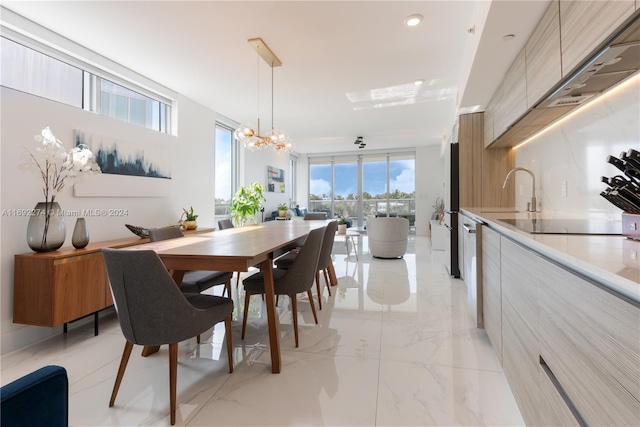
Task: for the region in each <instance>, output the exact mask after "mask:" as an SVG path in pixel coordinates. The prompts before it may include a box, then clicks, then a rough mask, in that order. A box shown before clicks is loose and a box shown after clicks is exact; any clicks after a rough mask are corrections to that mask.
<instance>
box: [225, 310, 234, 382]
mask: <svg viewBox="0 0 640 427" xmlns="http://www.w3.org/2000/svg"><path fill="white" fill-rule="evenodd" d="M224 329H225V331H224V334H225V338H226V340H227V356H228V357H229V373H232V372H233V343H232V342H231V315H229V316H227V317H226V318H225V319H224Z"/></svg>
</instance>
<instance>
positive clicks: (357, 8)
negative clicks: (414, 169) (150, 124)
mask: <svg viewBox="0 0 640 427" xmlns="http://www.w3.org/2000/svg"><path fill="white" fill-rule="evenodd" d="M548 4H549V0H540V1H536V0H531V1H496V0H494V1H493V2H490V1H279V2H273V1H237V0H236V1H196V2H187V1H137V2H128V1H106V2H103V1H71V2H58V1H45V2H34V1H3V6H4V7H6V8H8V9H11V10H13V11H14V12H16V13H18V14H20V15H22V16H24V17H26V18H28V19H30V20H32V21H34V22H37V23H39V24H41V25H43V26H45V27H47V28H49V29H51V30H52V31H55V32H56V33H59V34H61V35H63V36H65V37H67V38H69V39H71V40H74V41H76V42H78V43H80V44H82V45H83V46H85V47H87V48H89V49H91V50H93V51H95V52H97V53H99V54H101V55H103V56H105V57H107V58H110V59H112V60H114V61H115V62H118V63H120V64H121V65H124V66H126V67H127V68H129V69H131V70H133V71H136V72H138V73H140V74H142V75H145V76H147V77H149V78H150V79H152V80H154V81H156V82H158V83H160V84H162V85H164V86H166V87H168V88H170V89H171V90H173V91H175V92H178V93H180V94H182V95H184V96H186V97H188V98H191V99H193V100H195V101H196V102H198V103H200V104H203V105H205V106H207V107H209V108H211V109H212V110H214V111H216V112H218V113H220V114H222V115H224V116H226V117H228V118H230V119H232V120H234V121H237V122H239V123H248V124H254V125H255V124H256V122H257V120H256V119H257V117H258V115H259V116H260V117H261V127H262V130H263V132H262V133H265V132H264V131H265V130H268V129H269V128H270V127H271V100H272V99H271V76H272V75H271V71H272V70H271V68H270V67H268V66H267V65H266V64H265V63H264V62H263V61H262V60H259V61H258V56H257V54H256V52H255V51H254V50H253V49H252V48H251V47H250V46H249V45H248V43H247V40H248V39H250V38H255V37H260V38H262V39H263V40H264V41H265V42H266V43H267V45H268V46H269V47H270V48H271V49H272V50H273V52H274V53H275V54H276V56H277V57H278V58H279V59H280V60H281V61H282V63H283V65H282V67H277V68H274V69H273V80H274V86H273V88H274V97H273V104H274V112H273V113H274V121H275V123H274V126H275V128H276V129H280V130H284V131H286V132H287V133H288V134H289V135H290V136H291V137H292V138H293V139H294V141H295V143H296V151H298V152H302V153H319V152H342V151H354V150H358V149H357V145H354V144H353V142H354V141H355V139H356V137H357V136H363V138H364V142H365V143H366V147H365V148H364V149H362V150H360V151H369V150H374V149H389V148H405V147H419V146H424V145H429V144H440V143H441V141H442V138H443V136H444V135H447V134H449V132H450V129H451V127H452V124H453V123H454V120H455V117H456V115H457V114H458V112H464V111H468V110H460V109H470V108H473V107H475V108H479V109H480V110H482V109H483V107H484V105H485V104H486V103H487V102H488V101H489V100H490V98H491V96H492V94H493V92H494V91H495V89H496V87H497V85H498V84H499V82H500V81H501V80H502V77H503V76H504V73H505V72H506V70H507V68H508V67H509V65H510V64H511V62H512V61H513V59H514V58H515V56H516V54H517V53H518V52H519V51H520V49H521V48H522V46H523V45H524V43H525V41H526V40H527V39H528V37H529V35H530V34H531V32H532V31H533V28H534V27H535V25H536V23H537V22H538V21H539V19H540V17H541V16H542V14H543V13H544V11H545V10H546V8H547V5H548ZM411 14H421V15H423V16H424V20H423V21H422V23H421V24H420V25H418V26H417V27H413V28H409V27H407V26H405V25H404V23H403V21H404V19H405V18H406V17H407V16H408V15H411ZM506 34H513V35H515V37H514V38H513V39H512V40H510V41H503V39H502V37H503V36H504V35H506ZM258 79H259V84H258ZM417 79H422V80H424V84H422V85H421V86H415V85H414V84H413V82H414V81H415V80H417ZM258 91H260V95H259V98H260V103H259V104H260V106H259V107H258Z"/></svg>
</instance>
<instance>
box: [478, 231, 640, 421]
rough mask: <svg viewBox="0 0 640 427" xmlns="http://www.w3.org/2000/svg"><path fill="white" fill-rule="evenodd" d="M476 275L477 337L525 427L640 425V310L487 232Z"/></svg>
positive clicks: (500, 236)
mask: <svg viewBox="0 0 640 427" xmlns="http://www.w3.org/2000/svg"><path fill="white" fill-rule="evenodd" d="M498 251H499V253H500V257H499V259H496V256H497V253H498ZM497 266H499V271H500V274H499V275H498V274H497V273H496V269H497ZM482 270H483V293H484V298H483V299H484V325H485V329H486V330H487V334H488V335H489V339H490V340H491V344H492V345H493V346H494V348H495V349H496V353H498V354H500V351H501V352H502V366H503V369H504V372H505V376H506V377H507V380H508V382H509V385H510V387H511V390H512V391H513V394H514V397H515V399H516V402H517V403H518V407H519V408H520V411H521V413H522V416H523V418H524V420H525V422H526V423H527V424H528V425H562V426H571V425H616V426H617V425H633V426H637V425H640V303H638V302H637V301H634V300H631V299H629V298H627V297H625V296H622V295H619V294H617V293H616V292H614V291H612V290H610V289H609V288H607V287H605V286H603V285H601V284H599V283H597V282H595V281H593V280H591V279H587V278H585V277H582V276H580V275H579V274H578V273H576V272H573V271H571V270H570V269H568V268H567V267H565V266H562V265H559V264H557V263H556V262H553V261H550V260H549V259H547V258H545V257H543V256H541V255H539V254H537V253H536V252H534V251H533V250H531V249H528V248H526V247H525V246H522V245H521V244H519V243H515V242H514V241H512V240H511V239H510V238H508V237H506V236H504V235H502V234H501V233H498V232H496V231H495V230H493V229H491V228H490V227H489V226H484V227H483V233H482ZM498 289H500V290H501V308H502V316H501V319H500V321H501V329H502V336H501V341H500V340H499V339H498V338H496V336H497V334H496V329H497V327H494V326H495V325H496V324H497V323H498V322H497V319H496V317H497V314H498V313H499V312H500V307H499V306H498V304H497V303H496V302H495V296H492V295H493V294H495V293H497V292H498V291H497V290H498ZM492 301H493V302H492ZM500 342H501V344H499V343H500ZM500 345H501V346H502V347H500Z"/></svg>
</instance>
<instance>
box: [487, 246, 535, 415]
mask: <svg viewBox="0 0 640 427" xmlns="http://www.w3.org/2000/svg"><path fill="white" fill-rule="evenodd" d="M483 256H484V254H483ZM500 258H501V263H500V272H501V280H502V367H503V369H504V373H505V376H506V377H507V380H508V381H509V385H510V386H511V390H512V391H513V395H514V397H515V399H516V402H517V403H518V407H519V408H520V412H521V413H522V417H523V418H524V420H525V422H526V423H527V425H539V424H540V422H539V418H538V407H539V405H540V392H539V386H538V375H539V373H538V369H539V368H538V365H539V363H540V362H539V359H540V355H539V343H538V286H539V280H538V274H539V271H540V269H541V268H542V267H543V266H542V265H541V264H542V263H541V259H540V258H537V257H532V254H531V251H529V250H527V249H525V248H523V247H522V246H520V245H517V244H516V243H514V242H512V241H511V240H508V239H502V241H501V248H500Z"/></svg>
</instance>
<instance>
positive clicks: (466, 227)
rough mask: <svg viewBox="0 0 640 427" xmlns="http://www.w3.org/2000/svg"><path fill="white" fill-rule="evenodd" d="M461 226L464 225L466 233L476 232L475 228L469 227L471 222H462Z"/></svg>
mask: <svg viewBox="0 0 640 427" xmlns="http://www.w3.org/2000/svg"><path fill="white" fill-rule="evenodd" d="M462 227H464V229H465V230H467V233H471V234H475V233H476V230H475V229H473V228H471V224H467V223H464V224H462Z"/></svg>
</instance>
